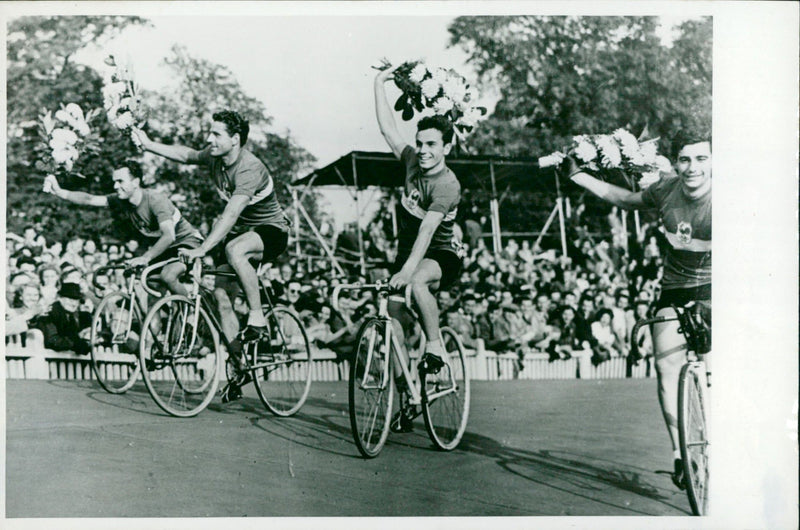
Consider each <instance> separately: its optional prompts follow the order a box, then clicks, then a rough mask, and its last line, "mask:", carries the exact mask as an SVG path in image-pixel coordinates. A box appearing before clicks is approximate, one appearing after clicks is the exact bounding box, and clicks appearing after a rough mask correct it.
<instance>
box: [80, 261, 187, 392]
mask: <svg viewBox="0 0 800 530" xmlns="http://www.w3.org/2000/svg"><path fill="white" fill-rule="evenodd" d="M172 261H175V259H171V260H166V261H161V262H158V263H154V264H152V265H149V266H147V267H141V266H140V267H130V266H128V265H127V264H126V263H124V262H115V263H110V264H108V265H105V266H103V267H100V268H98V269H97V270H95V272H94V277H93V279H92V284H93V286H94V287H95V290H96V292H100V291H102V290H103V289H105V287H104V286H102V285H99V284H98V283H97V277H98V276H101V275H103V274H104V273H105V272H107V271H111V270H117V269H123V278H124V277H125V276H127V277H128V280H127V283H126V285H125V286H124V287H123V288H122V289H118V290H115V291H112V292H110V293H107V294H105V295H104V296H103V298H102V299H101V300H100V302H99V303H98V304H97V308H96V309H95V311H94V314H93V315H92V327H91V331H90V339H89V340H90V342H89V344H90V345H91V364H92V371H93V372H94V375H95V377H96V378H97V382H98V383H99V384H100V386H101V387H102V388H103V390H105V391H106V392H109V393H111V394H123V393H125V392H126V391H127V390H128V389H130V388H131V387H132V386H133V385H134V383H135V382H136V379H137V378H138V376H139V373H140V371H141V367H140V366H139V360H138V358H137V357H136V354H137V351H138V349H139V337H140V335H141V330H142V315H143V314H144V313H145V311H144V308H143V307H142V301H141V300H140V299H139V297H138V296H137V294H136V288H137V285H142V286H143V285H145V284H146V283H147V275H148V274H149V273H150V272H152V271H153V270H156V269H159V268H161V267H163V266H164V265H166V264H168V263H171V262H172ZM140 273H141V279H140V277H139V276H140ZM147 292H148V293H150V294H153V295H156V296H159V297H160V296H161V294H162V293H160V292H158V291H155V290H153V289H148V290H147Z"/></svg>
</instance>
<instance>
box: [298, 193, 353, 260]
mask: <svg viewBox="0 0 800 530" xmlns="http://www.w3.org/2000/svg"><path fill="white" fill-rule="evenodd" d="M297 209H298V211H299V212H300V213H301V214H303V217H304V218H305V220H306V222H307V223H308V226H309V227H310V228H311V231H312V232H314V235H315V236H317V239H319V242H320V244H321V245H322V250H324V251H325V253H326V254H327V255H328V258H330V260H331V263H332V264H333V266H334V267H335V268H336V270H338V271H339V273H340V274H344V270H342V267H341V266H340V265H339V261H338V260H337V259H336V256H334V254H333V251H332V250H331V249H330V248H329V247H328V245H327V243H325V238H324V237H323V236H322V234H320V233H319V230H317V227H316V226H314V221H313V220H312V219H311V216H310V215H308V212H306V209H305V208H303V205H302V204H298V205H297Z"/></svg>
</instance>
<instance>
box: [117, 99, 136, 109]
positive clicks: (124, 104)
mask: <svg viewBox="0 0 800 530" xmlns="http://www.w3.org/2000/svg"><path fill="white" fill-rule="evenodd" d="M131 103H133V98H122V99H120V100H119V107H120V108H122V109H129V108H131Z"/></svg>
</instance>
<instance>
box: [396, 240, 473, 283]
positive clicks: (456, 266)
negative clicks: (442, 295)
mask: <svg viewBox="0 0 800 530" xmlns="http://www.w3.org/2000/svg"><path fill="white" fill-rule="evenodd" d="M409 254H411V251H410V250H409V251H407V252H405V251H403V250H400V251H398V253H397V259H395V261H394V263H393V264H392V266H391V267H390V268H389V272H391V273H392V274H395V273H397V272H399V271H400V269H401V268H403V265H405V263H406V260H407V259H408V256H409ZM425 258H426V259H432V260H433V261H435V262H436V263H438V264H439V268H440V269H441V270H442V278H441V279H440V280H439V289H438V290H440V291H441V290H443V289H447V288H449V287H450V286H451V285H453V282H455V281H456V279H457V278H458V277H459V276H460V275H461V258H459V257H458V255H457V254H456V253H455V252H451V251H449V250H444V249H428V252H426V253H425Z"/></svg>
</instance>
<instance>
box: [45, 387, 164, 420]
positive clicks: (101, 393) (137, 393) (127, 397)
mask: <svg viewBox="0 0 800 530" xmlns="http://www.w3.org/2000/svg"><path fill="white" fill-rule="evenodd" d="M47 383H48V384H49V385H52V386H54V387H57V388H69V389H74V388H78V389H81V390H86V392H85V395H86V397H88V398H89V399H91V400H92V401H96V402H97V403H101V404H103V405H109V406H111V407H115V408H118V409H124V410H130V411H132V412H139V413H142V414H147V415H150V416H161V417H169V415H168V414H167V413H165V412H163V411H162V410H161V409H160V408H158V406H157V405H156V404H155V403H154V402H153V398H152V397H150V394H149V393H148V392H147V388H146V387H145V386H144V383H143V382H141V381H137V382H136V384H135V385H133V387H131V388H130V389H129V390H128V391H127V392H125V393H124V394H110V393H108V392H106V391H105V390H103V389H102V388H100V385H98V384H97V382H95V381H89V380H82V381H74V380H61V381H59V380H51V381H48V382H47Z"/></svg>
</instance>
